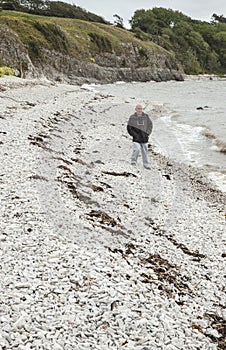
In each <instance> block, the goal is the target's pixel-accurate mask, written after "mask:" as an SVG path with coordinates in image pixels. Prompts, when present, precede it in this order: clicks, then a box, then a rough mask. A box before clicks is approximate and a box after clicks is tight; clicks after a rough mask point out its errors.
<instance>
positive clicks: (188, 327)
mask: <svg viewBox="0 0 226 350" xmlns="http://www.w3.org/2000/svg"><path fill="white" fill-rule="evenodd" d="M137 102H139V103H142V101H135V100H134V99H133V98H126V99H125V98H123V96H122V97H121V98H120V97H116V96H113V95H111V94H104V93H100V92H97V91H95V90H92V89H89V87H88V86H75V85H66V84H60V83H59V84H58V83H52V82H50V81H48V80H25V79H19V78H15V77H5V78H1V79H0V125H1V127H0V154H1V157H0V159H1V165H0V191H1V196H0V200H1V211H0V225H1V226H0V227H1V230H0V255H1V256H0V300H1V303H0V350H14V349H17V350H33V349H34V350H38V349H40V350H41V349H43V350H88V349H93V350H108V349H109V350H118V349H120V350H121V349H128V350H223V349H225V348H226V342H225V323H226V321H225V319H226V311H225V305H226V297H225V277H226V271H225V258H226V246H225V243H226V231H225V223H226V216H225V215H226V208H225V203H226V194H225V193H224V192H222V191H220V190H219V189H217V188H216V186H215V185H214V183H213V182H211V180H210V179H208V177H207V176H206V174H205V172H204V171H203V170H201V169H196V168H195V167H192V166H190V165H186V164H182V163H180V162H176V161H175V160H172V159H170V158H168V157H166V156H164V155H163V154H161V153H160V152H159V151H158V148H157V147H156V145H155V144H154V142H153V140H152V139H151V138H150V145H149V158H150V166H151V169H150V170H146V169H144V168H143V167H142V162H141V158H139V160H138V164H137V166H135V167H134V166H131V165H130V155H131V151H132V142H131V138H130V136H129V135H128V134H127V131H126V124H127V120H128V116H129V115H131V114H132V113H133V112H134V108H135V105H136V103H137ZM148 108H149V110H150V111H152V113H153V115H154V116H155V118H158V114H159V113H161V106H160V105H159V104H157V103H156V104H155V103H150V105H149V106H148Z"/></svg>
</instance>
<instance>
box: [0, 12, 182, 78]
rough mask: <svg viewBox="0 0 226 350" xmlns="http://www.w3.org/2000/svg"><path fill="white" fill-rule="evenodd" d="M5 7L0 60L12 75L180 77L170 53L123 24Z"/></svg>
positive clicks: (0, 26)
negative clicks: (113, 24) (31, 12)
mask: <svg viewBox="0 0 226 350" xmlns="http://www.w3.org/2000/svg"><path fill="white" fill-rule="evenodd" d="M9 12H10V11H2V12H1V15H0V38H1V40H0V64H2V65H7V66H9V67H11V68H14V70H15V74H16V75H18V76H22V77H44V76H45V77H47V78H48V79H52V80H58V81H66V82H69V83H83V82H101V83H107V82H114V81H118V80H124V81H149V80H155V81H163V80H171V79H175V80H183V70H182V68H181V66H180V65H179V64H178V62H177V61H176V59H175V57H174V55H173V54H172V53H169V52H168V51H166V50H164V49H162V48H161V47H159V46H158V45H155V44H153V43H152V42H147V41H146V42H144V41H141V40H139V39H137V38H135V36H134V34H133V33H131V32H129V31H128V30H123V29H119V28H116V27H113V26H110V25H105V24H100V23H95V24H94V23H90V22H85V21H81V20H71V19H61V18H45V17H41V16H40V17H37V16H32V15H26V16H25V15H23V14H21V13H20V14H19V15H18V13H15V12H13V11H11V12H10V13H9ZM12 12H13V14H12Z"/></svg>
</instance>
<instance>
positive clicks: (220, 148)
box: [214, 139, 226, 154]
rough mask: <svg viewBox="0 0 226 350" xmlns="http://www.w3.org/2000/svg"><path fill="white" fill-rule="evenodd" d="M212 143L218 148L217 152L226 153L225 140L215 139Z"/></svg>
mask: <svg viewBox="0 0 226 350" xmlns="http://www.w3.org/2000/svg"><path fill="white" fill-rule="evenodd" d="M214 144H215V146H216V147H217V148H218V152H220V153H223V154H226V142H224V141H222V140H218V139H216V140H214Z"/></svg>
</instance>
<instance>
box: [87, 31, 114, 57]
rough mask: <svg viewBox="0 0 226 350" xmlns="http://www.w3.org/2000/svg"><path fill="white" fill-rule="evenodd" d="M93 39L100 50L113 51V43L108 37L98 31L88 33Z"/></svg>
mask: <svg viewBox="0 0 226 350" xmlns="http://www.w3.org/2000/svg"><path fill="white" fill-rule="evenodd" d="M88 35H89V37H90V39H91V41H92V42H93V43H95V44H96V45H97V47H98V49H99V50H100V51H108V52H111V51H112V45H111V42H110V40H109V39H108V38H106V37H105V36H103V35H100V34H97V33H88Z"/></svg>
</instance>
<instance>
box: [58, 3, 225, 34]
mask: <svg viewBox="0 0 226 350" xmlns="http://www.w3.org/2000/svg"><path fill="white" fill-rule="evenodd" d="M61 1H63V2H68V3H69V4H73V5H76V6H80V7H82V8H83V9H85V10H87V11H89V12H93V13H95V14H97V15H99V16H102V17H103V18H104V19H106V20H107V21H109V22H111V23H114V20H115V18H114V17H113V15H115V14H117V15H118V16H120V17H121V18H123V23H124V26H125V27H126V28H129V27H130V26H129V22H128V21H129V19H131V17H132V16H133V14H134V12H135V11H136V10H138V9H145V10H148V9H152V8H153V7H164V8H167V9H169V8H170V9H172V10H177V11H180V12H183V13H184V14H185V15H187V16H189V17H191V18H192V19H198V20H201V21H207V22H210V19H211V17H212V15H213V13H216V14H217V15H223V16H224V17H226V0H157V1H154V0H153V1H151V0H61Z"/></svg>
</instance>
